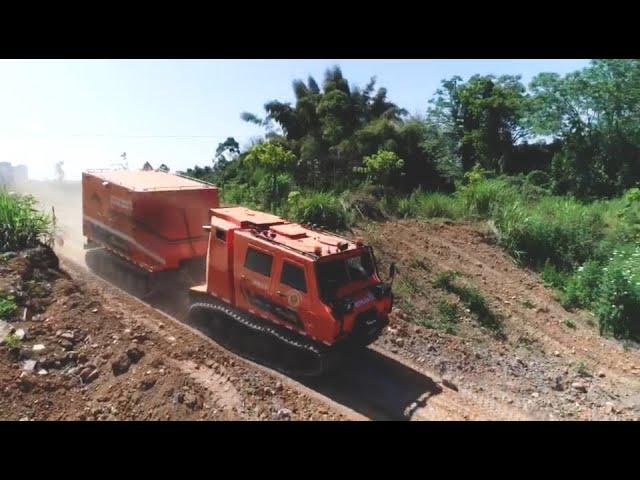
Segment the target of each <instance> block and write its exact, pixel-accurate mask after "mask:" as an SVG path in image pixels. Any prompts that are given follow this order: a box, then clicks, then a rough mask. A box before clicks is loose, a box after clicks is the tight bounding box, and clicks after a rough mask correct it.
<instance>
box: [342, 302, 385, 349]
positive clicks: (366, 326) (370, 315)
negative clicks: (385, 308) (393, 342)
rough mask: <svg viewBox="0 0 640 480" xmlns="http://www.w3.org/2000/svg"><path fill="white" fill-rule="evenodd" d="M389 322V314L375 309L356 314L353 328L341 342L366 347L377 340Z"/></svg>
mask: <svg viewBox="0 0 640 480" xmlns="http://www.w3.org/2000/svg"><path fill="white" fill-rule="evenodd" d="M388 324H389V316H388V315H386V314H382V313H379V312H377V311H376V310H375V309H371V310H367V311H365V312H361V313H359V314H358V315H357V316H356V320H355V324H354V326H353V329H352V330H351V331H350V332H349V333H347V335H346V336H345V338H344V339H343V340H342V342H340V343H341V344H344V345H351V346H361V347H366V346H367V345H370V344H371V343H373V342H375V341H376V340H377V339H378V337H380V335H381V334H382V331H383V330H384V328H385V327H386V326H387V325H388Z"/></svg>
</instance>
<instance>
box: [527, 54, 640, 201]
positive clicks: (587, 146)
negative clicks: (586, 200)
mask: <svg viewBox="0 0 640 480" xmlns="http://www.w3.org/2000/svg"><path fill="white" fill-rule="evenodd" d="M530 89H531V91H532V93H533V102H532V106H533V108H532V112H531V119H530V121H531V125H532V127H533V128H534V130H535V132H536V133H539V134H542V135H550V136H552V137H554V138H557V139H558V140H560V141H561V142H562V145H563V147H562V150H561V151H560V152H559V153H558V154H556V155H555V157H554V159H553V166H552V169H553V176H554V185H555V189H556V191H558V192H559V193H564V192H573V193H575V194H577V195H578V196H581V197H585V196H594V195H596V196H602V195H612V194H616V193H621V192H622V191H623V190H624V189H626V188H629V187H631V186H633V185H634V184H635V183H636V182H638V180H640V61H638V60H594V61H592V62H591V64H590V65H589V66H588V67H586V68H584V69H582V70H579V71H577V72H573V73H570V74H567V75H565V76H564V77H562V76H560V75H558V74H555V73H541V74H539V75H537V76H536V77H535V78H534V79H533V80H532V82H531V84H530Z"/></svg>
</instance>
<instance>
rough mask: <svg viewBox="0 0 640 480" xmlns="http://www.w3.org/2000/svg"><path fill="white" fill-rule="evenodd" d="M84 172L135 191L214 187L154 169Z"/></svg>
mask: <svg viewBox="0 0 640 480" xmlns="http://www.w3.org/2000/svg"><path fill="white" fill-rule="evenodd" d="M86 173H87V174H89V175H94V176H96V177H98V178H100V179H101V180H104V181H107V182H111V183H113V184H115V185H120V186H121V187H124V188H127V189H129V190H132V191H135V192H151V191H154V192H155V191H167V190H202V189H215V188H216V187H214V186H213V185H209V184H206V183H203V182H199V181H197V180H192V179H189V178H186V177H182V176H179V175H174V174H172V173H167V172H161V171H155V170H88V171H87V172H86Z"/></svg>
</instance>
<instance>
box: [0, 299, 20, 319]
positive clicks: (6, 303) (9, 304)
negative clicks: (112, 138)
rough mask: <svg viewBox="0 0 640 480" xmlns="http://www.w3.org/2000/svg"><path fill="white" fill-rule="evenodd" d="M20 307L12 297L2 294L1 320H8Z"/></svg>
mask: <svg viewBox="0 0 640 480" xmlns="http://www.w3.org/2000/svg"><path fill="white" fill-rule="evenodd" d="M17 309H18V306H17V305H16V303H15V301H14V298H13V296H12V295H6V294H2V293H0V319H4V320H8V319H10V318H11V317H12V316H13V315H15V313H16V310H17Z"/></svg>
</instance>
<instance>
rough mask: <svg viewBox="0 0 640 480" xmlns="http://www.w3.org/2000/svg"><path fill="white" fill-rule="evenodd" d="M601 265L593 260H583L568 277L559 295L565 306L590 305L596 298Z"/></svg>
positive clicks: (600, 276) (600, 277)
mask: <svg viewBox="0 0 640 480" xmlns="http://www.w3.org/2000/svg"><path fill="white" fill-rule="evenodd" d="M601 279H602V266H601V265H600V264H599V263H598V262H595V261H593V260H589V261H588V262H585V263H584V265H582V266H581V267H579V268H578V269H577V270H576V272H575V273H574V274H573V275H571V276H570V277H569V278H568V281H567V282H566V285H565V287H564V292H563V293H562V295H561V303H562V305H563V306H564V307H565V308H573V307H587V308H588V307H590V306H591V305H592V304H593V302H594V301H596V300H597V299H598V296H599V287H600V281H601Z"/></svg>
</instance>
